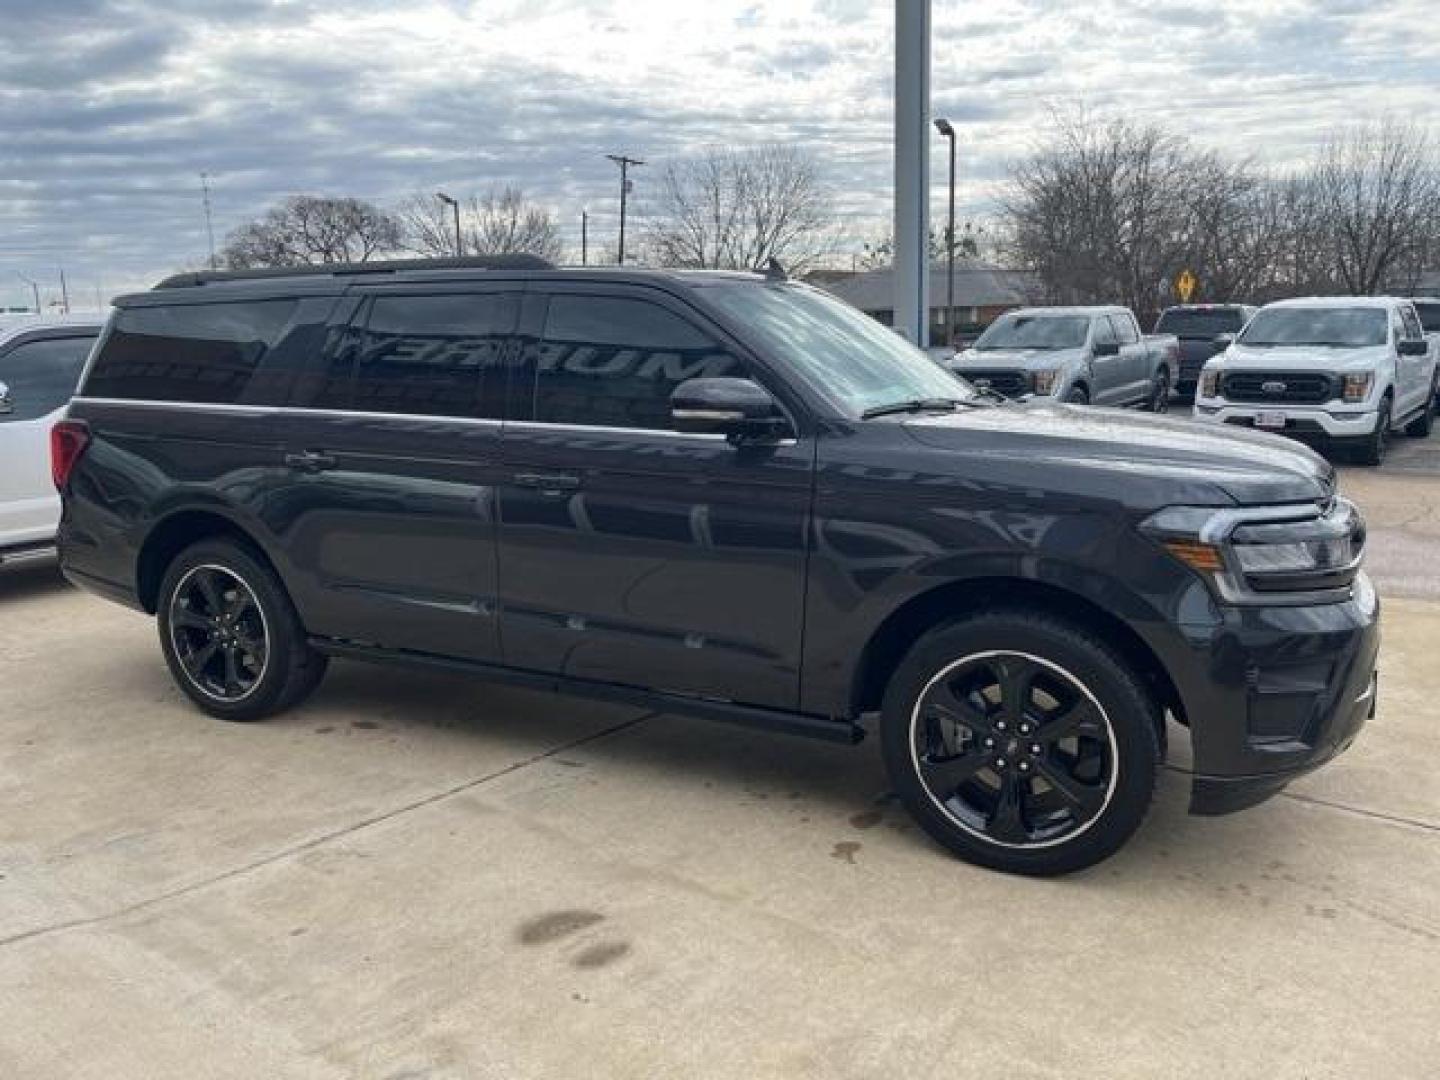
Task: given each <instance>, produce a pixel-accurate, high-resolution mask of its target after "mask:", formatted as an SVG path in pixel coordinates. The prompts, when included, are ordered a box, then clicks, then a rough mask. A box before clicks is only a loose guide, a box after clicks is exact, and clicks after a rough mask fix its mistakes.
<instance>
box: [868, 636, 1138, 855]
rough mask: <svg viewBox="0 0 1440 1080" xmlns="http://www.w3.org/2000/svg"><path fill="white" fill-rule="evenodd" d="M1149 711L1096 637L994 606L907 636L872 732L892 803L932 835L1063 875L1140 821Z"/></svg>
mask: <svg viewBox="0 0 1440 1080" xmlns="http://www.w3.org/2000/svg"><path fill="white" fill-rule="evenodd" d="M1160 716H1161V713H1160V710H1159V708H1158V706H1157V705H1156V704H1155V702H1154V700H1153V699H1152V698H1151V696H1150V694H1149V693H1148V692H1147V691H1146V689H1145V687H1144V684H1143V683H1142V682H1141V680H1140V679H1139V678H1138V677H1137V676H1136V674H1135V673H1134V672H1133V671H1132V670H1131V669H1130V668H1129V667H1128V666H1127V665H1126V664H1125V663H1124V662H1123V661H1122V660H1121V659H1120V658H1119V657H1118V656H1117V655H1116V654H1115V653H1113V652H1112V651H1111V650H1110V649H1108V648H1106V647H1105V646H1104V645H1103V644H1101V643H1099V642H1097V641H1096V640H1095V639H1094V635H1093V634H1086V633H1082V632H1081V631H1080V630H1079V629H1077V628H1076V627H1073V626H1071V625H1070V624H1068V623H1066V622H1063V621H1060V620H1058V619H1054V618H1052V617H1050V616H1048V615H1041V614H1034V613H1029V612H1024V611H994V612H989V613H986V614H982V615H977V616H975V617H973V618H969V619H966V620H964V621H962V622H955V623H950V624H948V625H945V626H943V627H940V628H938V629H936V630H934V631H932V632H930V633H929V634H927V635H926V636H925V637H923V638H922V639H921V640H920V641H919V642H917V643H916V645H915V646H914V648H913V649H912V650H911V651H910V654H909V655H908V656H907V657H906V658H905V659H904V661H903V662H902V663H901V665H900V667H899V669H898V670H897V671H896V673H895V675H894V677H893V678H892V679H891V682H890V685H889V687H887V689H886V694H885V701H884V705H883V711H882V731H881V738H882V744H883V751H884V756H885V764H886V769H887V771H888V773H889V776H890V781H891V783H892V784H893V786H894V788H895V791H896V792H897V794H898V795H899V797H900V800H901V801H902V802H903V803H904V804H905V806H906V808H907V809H908V810H909V811H910V813H911V814H912V815H913V816H914V817H915V819H916V820H917V821H918V822H919V823H920V825H921V826H922V827H923V828H924V829H925V831H926V832H928V833H929V834H930V835H931V836H932V837H934V838H935V839H936V840H938V841H939V842H940V843H941V844H943V845H945V846H946V847H947V848H949V849H950V850H951V851H953V852H954V853H955V854H957V855H959V856H960V857H961V858H963V859H966V860H968V861H970V862H973V863H977V864H979V865H981V866H987V867H990V868H992V869H996V870H1005V871H1010V872H1013V873H1022V874H1035V875H1050V874H1063V873H1068V872H1070V871H1073V870H1079V869H1082V868H1084V867H1087V866H1091V865H1093V864H1094V863H1097V862H1099V861H1101V860H1102V859H1105V858H1107V857H1108V856H1110V855H1112V854H1113V853H1114V852H1115V851H1117V850H1118V849H1119V848H1120V847H1121V846H1122V845H1123V844H1124V843H1125V841H1126V840H1128V839H1129V838H1130V836H1131V834H1132V833H1134V831H1135V830H1136V829H1137V828H1138V827H1139V825H1140V823H1141V821H1142V820H1143V819H1144V817H1145V813H1146V811H1147V810H1148V809H1149V806H1150V801H1151V797H1152V795H1153V793H1154V788H1155V778H1156V775H1157V772H1158V767H1159V760H1160V741H1159V724H1160Z"/></svg>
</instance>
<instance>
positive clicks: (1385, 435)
mask: <svg viewBox="0 0 1440 1080" xmlns="http://www.w3.org/2000/svg"><path fill="white" fill-rule="evenodd" d="M1390 417H1391V405H1390V399H1389V398H1388V397H1385V398H1382V399H1381V401H1380V412H1379V415H1378V416H1376V417H1375V430H1374V431H1373V432H1371V433H1370V434H1369V435H1367V436H1365V438H1364V439H1363V440H1362V441H1361V444H1360V464H1362V465H1383V464H1384V463H1385V454H1386V453H1387V452H1388V451H1389V449H1390Z"/></svg>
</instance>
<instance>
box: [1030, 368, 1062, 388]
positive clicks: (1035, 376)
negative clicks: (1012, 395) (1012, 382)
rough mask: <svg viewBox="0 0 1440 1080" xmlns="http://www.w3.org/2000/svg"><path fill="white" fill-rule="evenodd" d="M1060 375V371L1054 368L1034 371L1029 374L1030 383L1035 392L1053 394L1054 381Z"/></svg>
mask: <svg viewBox="0 0 1440 1080" xmlns="http://www.w3.org/2000/svg"><path fill="white" fill-rule="evenodd" d="M1059 377H1060V372H1059V371H1057V370H1056V369H1054V368H1050V369H1049V370H1047V371H1036V372H1032V373H1031V375H1030V385H1031V386H1032V387H1033V388H1034V390H1035V393H1037V394H1053V393H1054V392H1055V383H1056V381H1057V380H1058V379H1059Z"/></svg>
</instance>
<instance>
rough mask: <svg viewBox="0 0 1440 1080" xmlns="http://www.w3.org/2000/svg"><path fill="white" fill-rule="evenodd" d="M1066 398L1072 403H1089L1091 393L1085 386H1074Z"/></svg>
mask: <svg viewBox="0 0 1440 1080" xmlns="http://www.w3.org/2000/svg"><path fill="white" fill-rule="evenodd" d="M1065 400H1066V401H1068V402H1069V403H1070V404H1071V405H1089V404H1090V393H1089V391H1087V390H1086V389H1085V388H1084V387H1083V386H1072V387H1071V388H1070V393H1068V394H1066V395H1065Z"/></svg>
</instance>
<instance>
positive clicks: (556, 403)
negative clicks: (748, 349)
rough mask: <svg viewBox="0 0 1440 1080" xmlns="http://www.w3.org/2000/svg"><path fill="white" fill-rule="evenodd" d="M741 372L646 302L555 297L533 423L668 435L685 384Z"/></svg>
mask: <svg viewBox="0 0 1440 1080" xmlns="http://www.w3.org/2000/svg"><path fill="white" fill-rule="evenodd" d="M746 374H747V372H746V371H745V367H744V365H743V363H742V362H741V361H740V360H739V359H738V358H736V357H735V356H732V355H731V354H729V353H727V352H726V351H725V350H724V349H723V348H722V347H721V346H720V345H719V344H717V343H716V342H715V341H713V340H711V339H710V338H709V337H707V336H706V335H705V334H703V333H701V332H700V331H699V330H697V329H696V328H695V327H694V326H692V325H691V324H690V323H688V322H686V321H685V320H684V319H682V318H680V317H679V316H678V315H675V314H673V313H672V312H670V311H667V310H666V309H665V308H663V307H661V306H660V305H659V304H655V303H652V302H650V301H648V300H631V299H622V298H619V297H609V296H571V295H564V294H560V295H556V296H553V297H551V299H550V308H549V313H548V315H547V317H546V320H545V334H544V340H543V341H542V342H541V344H540V352H539V360H538V364H537V374H536V383H535V404H534V419H536V420H539V421H543V422H546V423H552V424H592V425H598V426H601V427H626V428H650V429H655V430H668V429H669V428H670V426H671V424H670V394H671V392H672V391H673V390H674V389H675V387H676V386H678V385H679V384H680V383H682V382H684V381H685V380H686V379H693V378H700V377H716V376H732V377H734V376H740V377H743V376H745V375H746Z"/></svg>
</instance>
